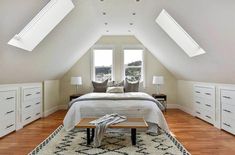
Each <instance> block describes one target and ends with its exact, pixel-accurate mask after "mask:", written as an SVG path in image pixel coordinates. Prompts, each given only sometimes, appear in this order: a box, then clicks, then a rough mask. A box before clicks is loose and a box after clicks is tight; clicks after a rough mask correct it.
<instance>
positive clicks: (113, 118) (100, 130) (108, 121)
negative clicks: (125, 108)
mask: <svg viewBox="0 0 235 155" xmlns="http://www.w3.org/2000/svg"><path fill="white" fill-rule="evenodd" d="M126 119H127V118H126V117H125V116H121V115H119V114H107V115H105V116H103V117H101V118H99V119H96V120H94V121H91V122H90V123H91V124H94V125H95V126H96V128H95V137H94V146H95V147H99V146H100V145H101V141H102V138H103V136H104V133H105V131H106V129H107V128H108V126H109V125H112V124H117V123H120V122H124V121H126Z"/></svg>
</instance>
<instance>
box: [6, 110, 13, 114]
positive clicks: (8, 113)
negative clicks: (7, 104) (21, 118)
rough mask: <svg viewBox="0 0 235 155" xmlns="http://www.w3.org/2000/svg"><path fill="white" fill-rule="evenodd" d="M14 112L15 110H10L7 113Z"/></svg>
mask: <svg viewBox="0 0 235 155" xmlns="http://www.w3.org/2000/svg"><path fill="white" fill-rule="evenodd" d="M13 112H14V110H11V111H8V112H6V115H7V114H10V113H13Z"/></svg>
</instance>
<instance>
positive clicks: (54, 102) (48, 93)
mask: <svg viewBox="0 0 235 155" xmlns="http://www.w3.org/2000/svg"><path fill="white" fill-rule="evenodd" d="M59 88H60V87H59V80H50V81H44V85H43V93H44V104H43V105H44V106H43V112H44V117H46V116H48V115H50V114H52V113H54V112H55V111H57V110H58V108H59V107H58V106H59V93H60V91H59Z"/></svg>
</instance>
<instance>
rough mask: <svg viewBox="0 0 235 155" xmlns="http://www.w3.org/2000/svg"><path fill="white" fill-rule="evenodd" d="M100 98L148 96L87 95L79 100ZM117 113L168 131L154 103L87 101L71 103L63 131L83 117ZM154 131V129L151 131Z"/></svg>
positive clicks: (71, 127)
mask: <svg viewBox="0 0 235 155" xmlns="http://www.w3.org/2000/svg"><path fill="white" fill-rule="evenodd" d="M100 96H103V97H104V96H105V97H107V96H112V97H115V98H118V97H120V96H122V97H123V96H126V97H130V96H132V97H133V96H136V97H139V96H141V97H148V98H152V97H151V96H150V95H148V94H146V93H141V92H135V93H134V92H132V93H89V94H86V95H84V96H82V97H81V98H96V97H100ZM111 113H118V114H120V115H124V116H127V117H144V119H145V120H146V121H147V122H148V123H154V124H157V125H158V126H159V127H161V128H162V129H164V130H165V131H169V129H168V125H167V123H166V120H165V118H164V116H163V114H162V112H161V110H160V109H159V108H158V106H157V105H156V103H154V102H152V101H149V100H146V101H145V100H88V101H78V102H75V103H73V105H72V106H71V107H70V109H69V111H68V112H67V114H66V116H65V118H64V121H63V123H64V127H65V129H66V130H67V131H68V130H71V129H73V128H74V127H75V125H76V124H78V122H79V121H80V119H81V118H84V117H101V116H104V115H105V114H111ZM151 130H154V129H151Z"/></svg>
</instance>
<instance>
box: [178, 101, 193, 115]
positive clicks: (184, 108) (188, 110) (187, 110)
mask: <svg viewBox="0 0 235 155" xmlns="http://www.w3.org/2000/svg"><path fill="white" fill-rule="evenodd" d="M178 109H180V110H182V111H184V112H186V113H188V114H190V115H192V116H195V114H194V111H193V109H190V108H188V107H186V106H182V105H179V104H178Z"/></svg>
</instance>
